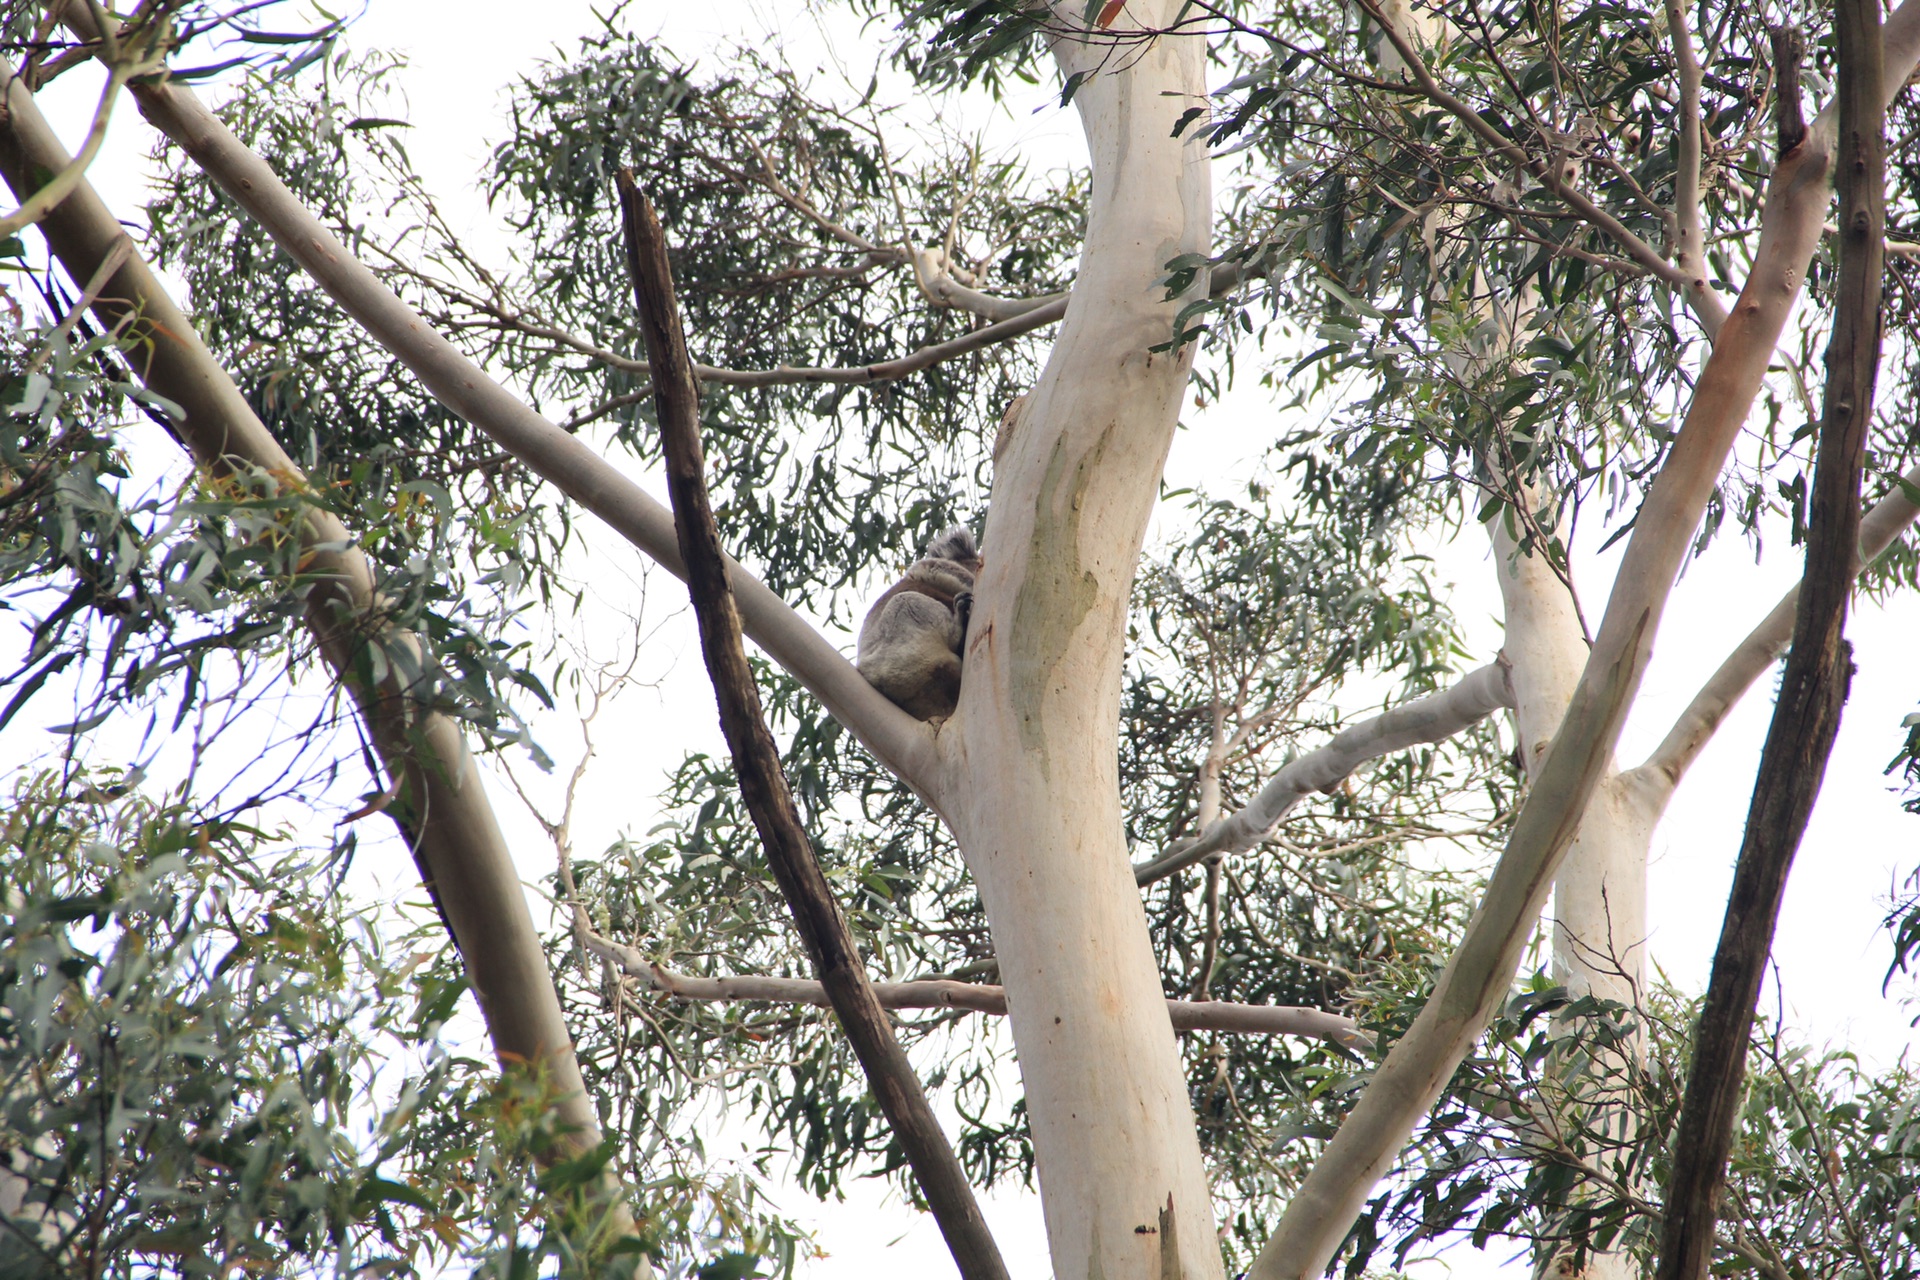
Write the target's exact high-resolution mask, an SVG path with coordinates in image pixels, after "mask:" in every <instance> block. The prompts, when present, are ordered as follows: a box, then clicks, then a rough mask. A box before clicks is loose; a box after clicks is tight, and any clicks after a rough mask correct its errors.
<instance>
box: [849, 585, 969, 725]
mask: <svg viewBox="0 0 1920 1280" xmlns="http://www.w3.org/2000/svg"><path fill="white" fill-rule="evenodd" d="M963 640H964V636H963V634H962V632H961V629H960V619H959V617H958V615H957V614H956V613H955V612H954V609H953V607H952V606H951V605H946V604H942V603H941V602H940V601H938V600H936V599H934V598H933V597H931V596H926V595H921V594H919V593H918V592H914V591H890V592H889V593H888V594H887V595H886V596H885V597H883V598H882V599H881V600H880V601H879V602H878V603H876V604H875V605H874V607H873V608H872V610H870V611H869V612H868V614H867V620H866V622H865V623H863V624H862V625H861V627H860V656H859V657H858V659H857V660H856V661H855V665H856V666H858V667H859V668H860V674H861V675H863V676H865V677H866V678H867V683H868V684H871V685H872V686H873V687H874V688H876V689H878V690H879V691H880V692H882V693H884V694H886V695H887V697H889V698H891V699H892V700H893V701H894V702H896V703H898V704H899V705H900V707H901V708H902V709H903V710H905V711H906V712H907V713H908V714H909V715H912V716H916V717H918V718H919V719H922V720H930V719H932V718H933V717H935V716H948V715H952V714H953V708H954V706H955V705H956V704H957V703H958V702H959V700H960V646H961V643H962V641H963Z"/></svg>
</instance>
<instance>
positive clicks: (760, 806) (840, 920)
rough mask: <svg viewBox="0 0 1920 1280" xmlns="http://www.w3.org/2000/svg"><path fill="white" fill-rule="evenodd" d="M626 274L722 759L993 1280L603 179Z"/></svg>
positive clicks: (972, 1270) (804, 936)
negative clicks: (744, 596) (852, 906)
mask: <svg viewBox="0 0 1920 1280" xmlns="http://www.w3.org/2000/svg"><path fill="white" fill-rule="evenodd" d="M616 180H617V183H618V186H619V188H620V212H621V221H622V224H623V227H624V230H625V233H626V248H627V269H628V271H629V272H630V273H631V274H632V276H633V292H634V300H635V303H636V305H637V307H638V310H639V313H640V331H641V334H642V336H643V338H644V340H645V342H646V347H647V363H648V364H649V365H650V366H651V370H650V371H651V373H652V376H653V388H654V403H655V405H656V406H658V409H659V414H658V417H659V423H660V444H661V450H662V452H663V453H664V454H665V455H666V464H667V491H668V493H669V494H670V495H671V496H672V498H673V512H674V521H675V526H676V528H677V529H678V531H679V539H680V555H681V558H682V559H683V560H684V561H685V563H686V566H687V589H688V592H689V594H690V595H691V596H692V598H693V612H694V615H695V616H696V617H697V618H698V620H699V623H700V648H701V650H702V652H703V653H704V654H705V656H706V660H707V672H708V674H709V675H711V676H712V678H713V691H714V694H715V696H716V697H717V698H718V699H719V703H720V727H721V729H722V730H723V731H724V732H725V734H726V739H727V746H728V748H729V749H730V750H731V752H732V755H733V768H734V772H735V774H736V775H737V776H738V777H739V779H740V795H741V799H742V800H743V801H744V802H745V804H746V807H747V812H748V813H749V814H750V815H751V816H752V818H753V825H754V827H755V829H757V830H758V831H759V833H760V844H761V847H762V848H763V849H764V850H765V851H766V855H767V864H768V866H769V867H771V868H772V870H773V877H774V879H775V880H777V881H778V882H779V884H780V892H781V893H782V895H784V896H785V898H786V900H787V905H788V907H790V908H791V909H792V911H793V921H794V924H795V926H797V928H798V930H799V933H800V938H801V941H802V942H803V943H805V945H806V948H807V952H808V953H809V954H810V955H811V956H812V957H813V963H814V968H815V969H817V970H818V971H819V974H820V985H821V987H822V989H823V991H824V994H825V996H826V998H827V1000H828V1001H829V1002H831V1004H832V1006H833V1011H834V1013H836V1014H837V1015H838V1016H839V1018H840V1025H841V1027H842V1028H844V1029H845V1031H846V1033H847V1039H848V1040H849V1041H851V1042H852V1044H853V1051H854V1054H855V1056H856V1057H858V1058H859V1059H860V1065H861V1067H863V1068H864V1069H865V1070H866V1073H867V1083H868V1084H869V1085H870V1086H871V1087H872V1089H873V1093H874V1097H875V1099H876V1100H877V1101H878V1102H879V1104H880V1109H881V1111H883V1112H884V1113H885V1114H886V1117H887V1120H888V1121H889V1122H890V1123H891V1124H892V1125H893V1134H894V1137H895V1139H896V1140H898V1142H899V1143H900V1146H901V1148H902V1149H903V1150H904V1151H905V1152H906V1157H907V1163H908V1164H909V1165H910V1166H912V1168H913V1174H914V1178H915V1180H916V1181H917V1182H918V1183H919V1186H920V1192H921V1194H922V1195H924V1196H925V1197H926V1200H927V1207H928V1208H929V1209H930V1210H932V1212H933V1216H934V1220H935V1221H936V1222H938V1223H939V1224H940V1233H941V1234H942V1235H943V1236H945V1237H946V1240H947V1248H948V1249H949V1250H950V1251H951V1252H952V1254H953V1260H954V1262H955V1263H957V1264H958V1265H959V1268H960V1274H961V1275H962V1276H964V1277H967V1280H1006V1275H1007V1268H1006V1264H1005V1263H1004V1262H1003V1261H1002V1260H1001V1258H1000V1250H999V1248H998V1246H996V1245H995V1244H994V1241H993V1236H992V1234H991V1233H990V1232H989V1231H988V1230H987V1223H986V1219H985V1218H984V1217H982V1216H981V1213H980V1205H979V1203H978V1202H977V1201H976V1200H975V1199H974V1195H973V1188H972V1186H971V1185H970V1184H969V1183H968V1182H967V1175H966V1171H965V1170H964V1169H962V1168H961V1167H960V1161H959V1159H958V1158H957V1157H956V1156H955V1155H954V1154H953V1148H952V1147H951V1146H950V1145H948V1143H947V1138H946V1135H945V1134H944V1133H942V1132H941V1130H940V1123H939V1121H938V1120H937V1119H935V1117H934V1114H933V1107H932V1106H931V1105H930V1104H929V1103H928V1102H927V1095H926V1092H925V1091H924V1090H923V1089H922V1088H921V1087H920V1078H919V1076H917V1075H915V1074H914V1070H913V1064H912V1063H910V1062H908V1061H907V1055H906V1051H905V1050H903V1049H902V1048H901V1047H900V1042H899V1040H897V1039H896V1038H895V1037H894V1034H893V1024H892V1023H891V1022H889V1021H888V1019H887V1015H886V1012H885V1010H883V1009H882V1008H881V1006H880V1001H879V999H878V998H877V997H876V996H875V995H874V991H873V984H872V982H871V981H869V980H868V978H867V971H866V967H865V966H864V964H863V963H862V962H861V959H860V952H859V948H858V946H857V944H856V943H855V941H854V937H853V931H852V930H851V929H849V928H848V927H847V922H846V919H845V917H843V916H842V915H841V914H840V907H839V904H838V903H836V902H835V901H834V898H833V890H832V888H831V887H830V886H829V885H828V884H827V877H826V875H825V874H824V873H823V872H822V871H821V870H820V863H819V861H818V860H817V859H816V858H815V857H814V852H813V844H812V842H811V841H810V840H808V839H807V832H806V827H805V826H804V824H803V823H802V822H801V819H800V811H799V809H798V808H797V807H796V806H795V804H794V801H793V793H792V791H791V790H790V789H789V788H788V786H787V778H786V774H785V772H784V771H783V770H782V769H781V766H780V752H779V749H778V748H777V747H776V746H775V745H774V741H773V734H772V733H771V732H770V731H769V730H768V729H767V721H766V716H765V714H764V713H763V712H762V710H761V706H760V691H759V688H758V687H757V686H756V685H755V684H754V682H753V668H752V667H750V666H749V665H748V664H747V650H746V646H745V644H744V643H742V641H741V631H740V614H739V611H738V610H737V609H736V608H735V607H734V603H733V589H732V588H731V587H730V586H729V585H728V583H727V574H728V565H727V559H726V557H725V556H724V555H722V554H721V551H720V530H719V529H718V527H717V526H715V524H714V521H713V508H712V506H711V504H710V503H709V500H708V497H707V476H706V459H705V456H704V454H703V452H702V448H701V443H700V392H699V388H698V386H697V384H696V383H695V380H694V376H693V361H692V360H691V359H690V358H689V357H688V355H687V339H686V334H685V333H684V332H683V331H682V329H681V326H680V308H679V304H678V303H677V302H676V301H675V300H674V296H673V273H672V269H671V268H670V267H669V266H668V264H667V239H666V235H665V233H664V232H663V231H662V230H661V229H660V223H659V220H658V219H657V218H655V217H654V213H653V206H652V205H650V204H648V203H647V198H646V196H645V195H644V194H643V193H642V192H641V191H640V189H639V188H638V187H636V186H635V185H634V181H633V172H632V170H630V169H622V170H620V172H619V173H618V174H617V175H616Z"/></svg>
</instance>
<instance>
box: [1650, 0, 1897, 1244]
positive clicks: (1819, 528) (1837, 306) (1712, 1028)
mask: <svg viewBox="0 0 1920 1280" xmlns="http://www.w3.org/2000/svg"><path fill="white" fill-rule="evenodd" d="M1834 33H1835V43H1836V46H1837V48H1836V54H1837V58H1836V61H1837V62H1838V64H1839V95H1840V141H1839V151H1840V163H1839V166H1838V185H1839V188H1840V226H1841V227H1842V229H1843V232H1842V235H1841V239H1840V273H1839V286H1838V288H1837V290H1836V291H1835V300H1834V321H1833V337H1832V339H1831V341H1830V342H1829V344H1828V346H1827V394H1826V405H1825V409H1824V412H1823V413H1822V415H1821V417H1822V421H1821V423H1820V448H1819V455H1818V458H1817V460H1816V462H1815V465H1814V478H1813V495H1812V499H1811V502H1810V504H1809V511H1808V528H1807V567H1806V572H1805V575H1804V576H1803V577H1802V579H1801V588H1800V599H1799V607H1798V610H1797V613H1796V616H1795V618H1794V627H1793V648H1792V649H1791V650H1790V651H1789V652H1788V654H1787V665H1786V671H1785V673H1784V674H1783V675H1782V677H1781V682H1780V697H1779V701H1778V702H1776V703H1775V705H1774V713H1773V724H1772V726H1771V727H1770V728H1769V729H1768V732H1767V742H1766V746H1765V748H1764V749H1763V750H1762V751H1761V754H1760V772H1759V777H1758V779H1757V780H1756V781H1755V783H1754V788H1753V802H1752V805H1751V807H1749V809H1748V810H1747V830H1746V838H1745V839H1744V840H1743V841H1742V843H1741V846H1740V860H1739V862H1738V863H1737V864H1736V865H1735V867H1734V872H1733V888H1732V890H1731V892H1730V893H1729V894H1728V899H1727V915H1726V922H1725V924H1724V925H1722V927H1721V930H1720V945H1719V948H1718V950H1717V951H1716V952H1715V953H1714V957H1713V977H1712V979H1711V980H1710V981H1709V982H1708V984H1707V995H1706V1000H1705V1003H1704V1004H1703V1005H1702V1006H1701V1010H1700V1021H1699V1025H1698V1028H1697V1029H1696V1031H1695V1034H1694V1051H1693V1063H1692V1066H1691V1069H1690V1070H1689V1072H1688V1075H1687V1088H1686V1095H1685V1098H1684V1100H1683V1101H1682V1103H1681V1107H1680V1120H1679V1131H1678V1135H1677V1137H1676V1138H1675V1140H1674V1144H1673V1152H1674V1156H1673V1172H1672V1175H1671V1177H1670V1178H1669V1180H1668V1183H1667V1195H1666V1215H1665V1219H1664V1221H1663V1223H1662V1225H1661V1239H1660V1262H1659V1267H1658V1269H1657V1270H1656V1272H1655V1275H1656V1277H1657V1280H1703V1278H1704V1277H1705V1276H1706V1275H1707V1271H1708V1267H1709V1265H1710V1264H1711V1263H1712V1261H1713V1248H1714V1224H1715V1222H1716V1221H1717V1219H1718V1217H1719V1212H1720V1195H1721V1190H1722V1186H1723V1182H1724V1179H1725V1176H1726V1165H1727V1154H1728V1152H1729V1150H1730V1149H1731V1148H1732V1145H1733V1130H1734V1125H1735V1122H1736V1121H1737V1119H1738V1117H1739V1111H1740V1106H1741V1102H1742V1094H1741V1086H1742V1084H1743V1082H1744V1081H1745V1078H1746V1065H1747V1043H1748V1038H1749V1036H1750V1034H1751V1032H1752V1030H1753V1009H1754V1002H1755V1000H1757V999H1758V997H1759V994H1760V983H1761V979H1762V978H1763V977H1764V976H1765V973H1766V964H1767V956H1768V954H1769V952H1771V950H1772V948H1773V933H1774V929H1775V927H1776V925H1777V924H1778V922H1779V918H1780V903H1781V900H1782V898H1783V897H1784V896H1785V894H1786V885H1787V874H1788V872H1790V871H1791V870H1792V869H1793V857H1794V854H1795V852H1797V851H1798V849H1799V847H1800V839H1801V837H1802V835H1804V834H1805V832H1806V827H1807V819H1808V817H1809V816H1810V815H1811V814H1812V812H1813V802H1814V799H1815V798H1816V797H1817V796H1818V795H1819V794H1820V783H1821V780H1822V779H1823V778H1824V777H1825V775H1826V770H1827V759H1828V757H1829V756H1830V755H1831V754H1832V751H1833V740H1834V736H1835V735H1836V734H1837V733H1838V732H1839V729H1840V712H1841V708H1842V707H1843V706H1844V705H1845V703H1846V699H1847V686H1848V682H1849V680H1850V679H1851V677H1852V674H1853V655H1852V649H1851V647H1850V646H1849V645H1848V644H1847V642H1846V640H1845V638H1844V632H1845V629H1846V621H1847V602H1848V597H1849V596H1851V595H1852V593H1853V577H1854V556H1855V555H1856V553H1857V551H1858V548H1859V544H1860V528H1859V526H1860V473H1861V468H1862V465H1863V462H1864V460H1865V457H1866V444H1867V428H1868V427H1869V426H1870V425H1871V424H1872V422H1873V388H1874V382H1875V377H1876V374H1877V373H1878V370H1879V365H1880V295H1881V289H1882V283H1883V276H1884V273H1885V271H1886V259H1885V252H1884V247H1883V244H1882V241H1883V240H1884V237H1885V221H1886V208H1885V201H1886V154H1885V144H1884V141H1883V136H1882V135H1883V134H1884V132H1885V120H1886V111H1885V107H1884V105H1883V99H1882V96H1881V89H1880V86H1881V48H1880V0H1839V2H1838V3H1837V4H1836V5H1835V6H1834Z"/></svg>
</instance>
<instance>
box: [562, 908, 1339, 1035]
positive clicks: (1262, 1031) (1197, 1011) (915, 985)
mask: <svg viewBox="0 0 1920 1280" xmlns="http://www.w3.org/2000/svg"><path fill="white" fill-rule="evenodd" d="M585 943H586V947H587V949H588V950H589V951H591V952H593V953H594V954H595V955H597V956H600V957H602V958H604V959H607V960H611V961H612V962H613V963H614V964H615V965H617V966H618V967H619V969H620V971H621V972H622V973H624V974H626V975H627V976H628V977H630V978H635V979H638V980H639V981H641V982H644V983H645V984H647V986H649V987H651V988H652V989H653V990H655V991H658V992H659V993H660V994H662V995H667V996H673V997H675V998H676V999H680V1000H720V1001H727V1000H745V1001H758V1002H764V1003H767V1004H805V1005H812V1006H813V1007H814V1008H817V1009H825V1008H829V1007H831V1001H830V1000H829V998H828V996H827V991H826V987H825V986H824V985H823V984H821V983H818V982H814V981H812V980H810V979H807V978H761V977H732V978H701V977H695V976H692V975H690V974H683V973H674V972H673V971H671V970H669V969H665V968H662V967H661V966H660V965H657V964H654V963H653V962H652V961H650V960H648V959H647V958H646V957H645V956H644V955H642V954H640V953H639V952H638V951H635V950H634V949H633V948H632V947H628V946H623V945H621V944H620V943H618V942H615V941H613V940H612V939H610V938H603V937H601V936H600V935H599V934H597V933H596V934H588V935H587V937H586V938H585ZM873 993H874V995H875V996H876V997H878V998H879V1001H880V1003H881V1005H882V1006H883V1007H885V1008H888V1009H964V1010H966V1011H967V1012H969V1013H986V1014H994V1015H996V1016H1004V1015H1005V1014H1006V1012H1007V989H1006V988H1005V987H1001V986H992V985H989V984H986V983H980V982H955V981H952V980H950V979H944V978H936V979H927V980H921V981H917V982H876V983H874V984H873ZM1167 1015H1168V1016H1169V1017H1170V1018H1172V1019H1173V1029H1174V1030H1175V1031H1222V1032H1228V1033H1235V1032H1240V1033H1245V1034H1248V1035H1275V1036H1311V1037H1313V1038H1314V1039H1317V1040H1325V1041H1326V1042H1327V1043H1329V1044H1337V1045H1340V1046H1341V1047H1343V1048H1349V1049H1360V1048H1365V1047H1367V1046H1368V1045H1369V1044H1371V1043H1372V1037H1370V1036H1368V1035H1367V1034H1366V1033H1365V1032H1364V1031H1361V1030H1360V1029H1359V1027H1358V1026H1356V1025H1355V1024H1354V1021H1353V1019H1352V1018H1348V1017H1343V1016H1342V1015H1340V1014H1337V1013H1328V1012H1327V1011H1326V1010H1324V1009H1315V1008H1313V1007H1311V1006H1308V1005H1261V1004H1232V1003H1229V1002H1227V1001H1222V1000H1169V1001H1167Z"/></svg>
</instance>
